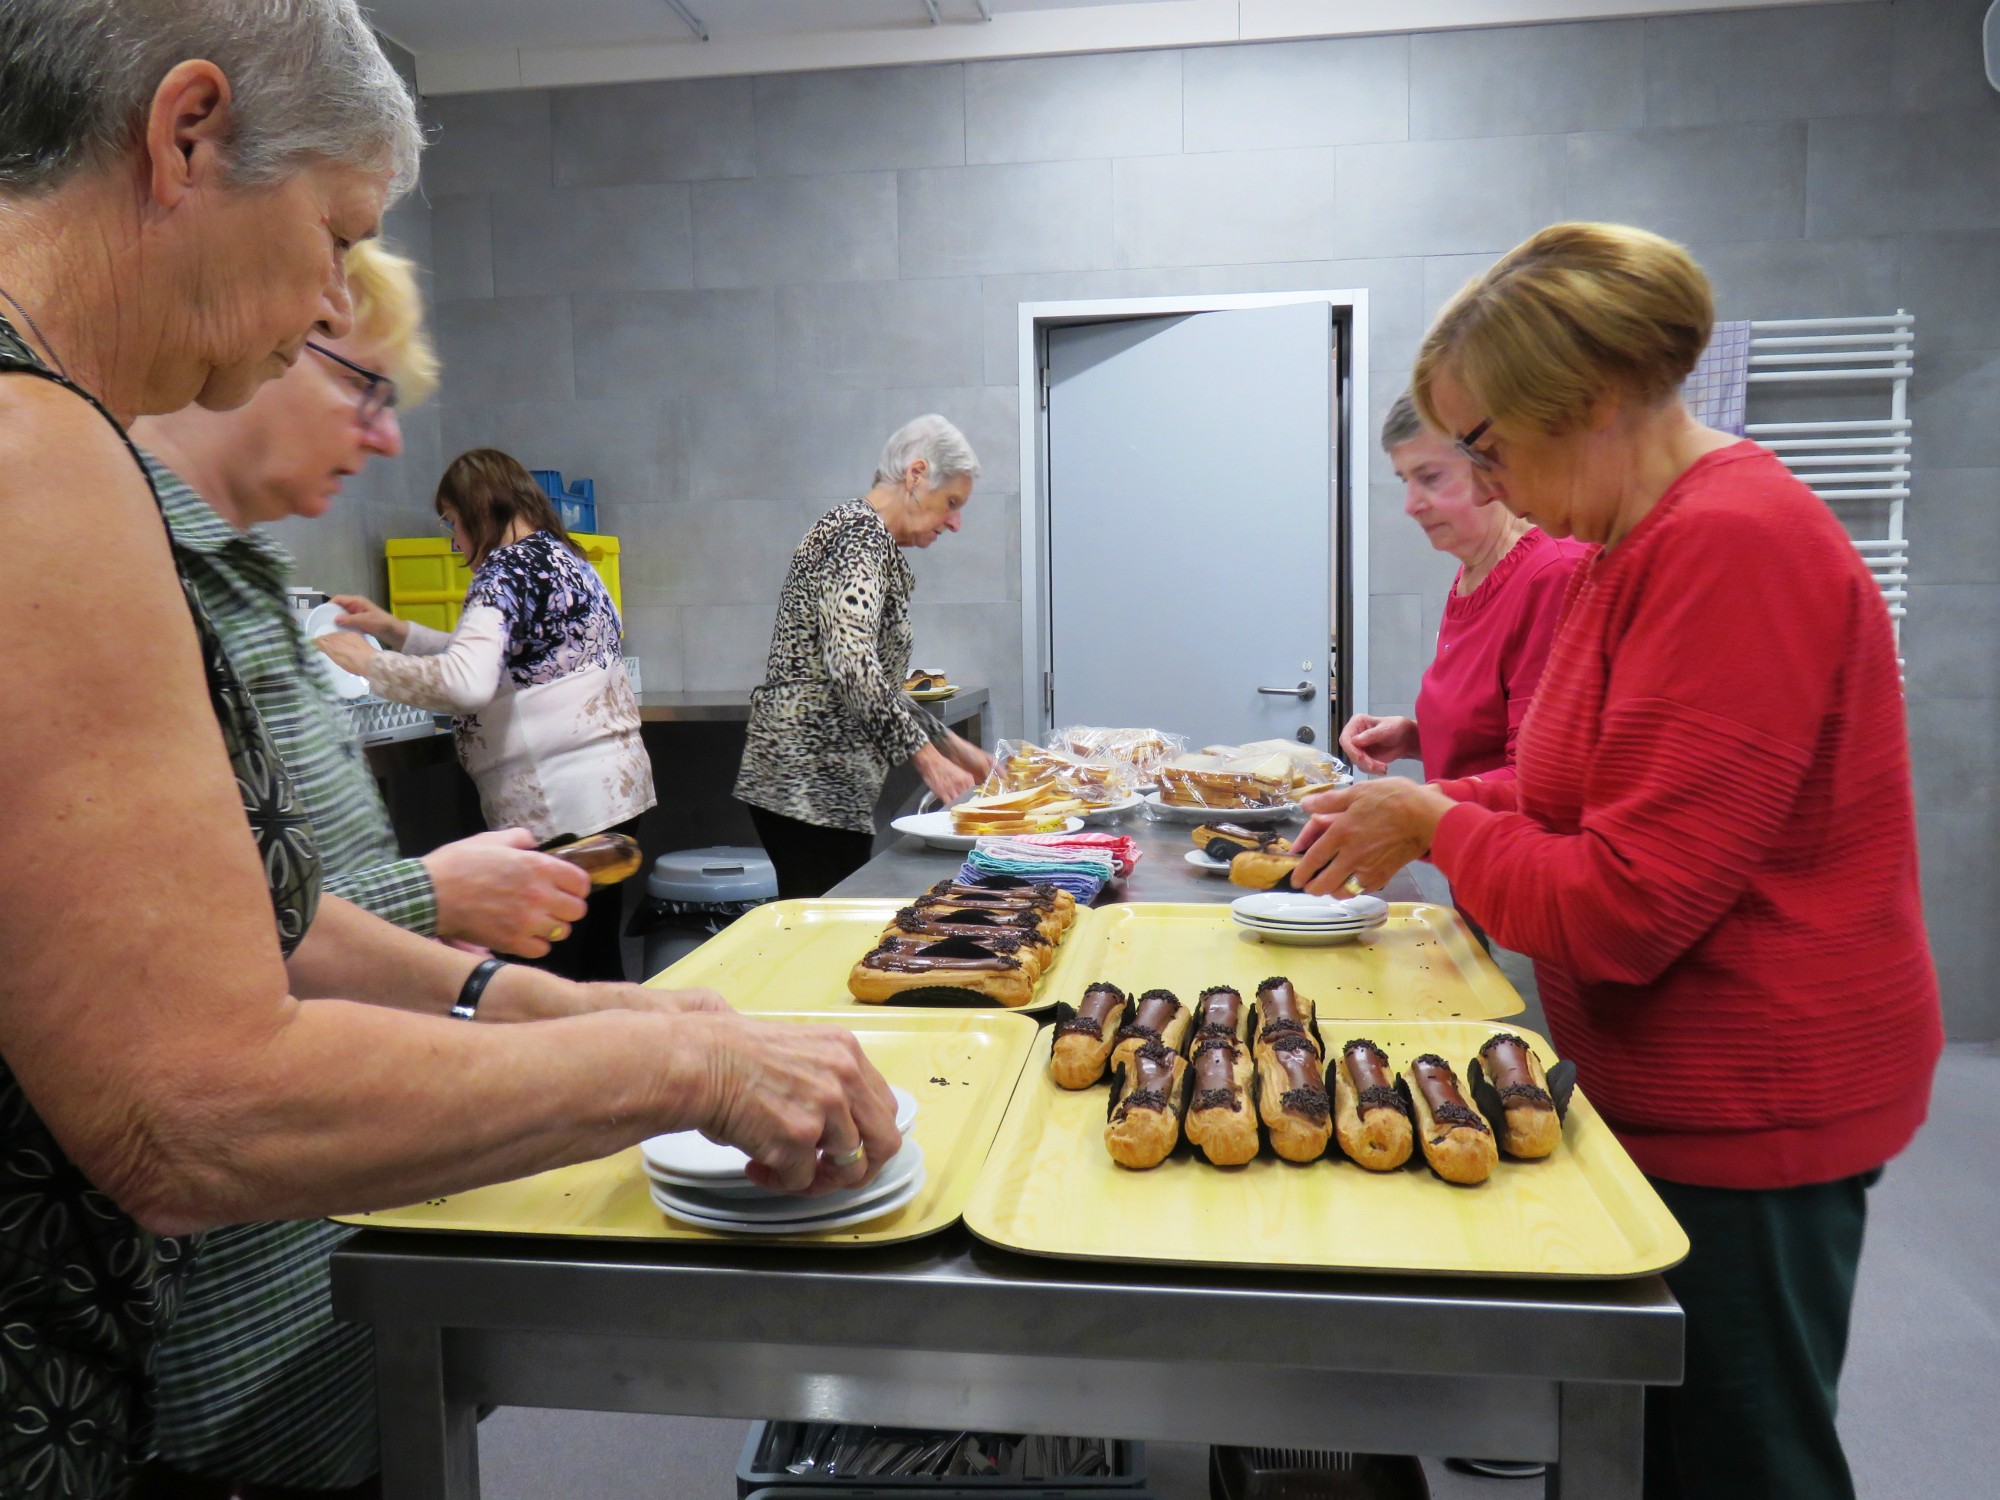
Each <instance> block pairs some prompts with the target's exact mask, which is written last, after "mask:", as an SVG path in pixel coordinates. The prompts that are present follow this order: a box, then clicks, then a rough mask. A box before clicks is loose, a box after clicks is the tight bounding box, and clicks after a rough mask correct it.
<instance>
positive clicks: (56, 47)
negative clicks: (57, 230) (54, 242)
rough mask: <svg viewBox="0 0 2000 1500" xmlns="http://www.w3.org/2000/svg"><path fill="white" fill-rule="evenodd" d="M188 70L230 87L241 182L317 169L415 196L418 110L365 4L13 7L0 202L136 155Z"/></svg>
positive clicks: (47, 3) (0, 141)
mask: <svg viewBox="0 0 2000 1500" xmlns="http://www.w3.org/2000/svg"><path fill="white" fill-rule="evenodd" d="M190 58H206V59H207V60H208V61H210V62H213V63H214V64H215V65H216V66H217V67H219V68H220V69H222V71H223V73H224V74H225V75H226V76H227V77H228V79H229V87H230V96H231V100H232V104H233V107H234V110H235V115H236V134H235V139H234V140H233V141H232V142H231V159H230V175H231V179H232V180H233V181H235V182H237V183H240V184H242V185H243V186H246V187H257V186H268V185H269V184H271V183H274V182H279V181H282V180H283V179H285V178H286V177H289V176H290V175H291V174H292V173H294V172H296V171H297V170H299V168H300V167H301V166H303V165H304V164H305V163H307V162H308V161H310V160H313V159H322V160H328V161H335V162H341V163H344V164H346V165H349V166H355V167H362V168H365V169H366V170H369V171H386V172H387V173H389V176H390V183H391V186H390V197H391V198H392V199H393V198H396V197H400V196H401V195H402V194H403V193H405V192H407V191H409V189H410V188H411V187H412V186H414V185H415V183H416V179H417V157H418V153H419V152H420V151H421V150H422V147H423V135H422V131H421V128H420V127H419V126H418V124H417V110H416V103H415V101H414V100H413V99H411V97H410V91H409V89H408V88H407V87H406V86H405V85H404V83H403V80H402V77H401V76H400V75H399V74H398V73H397V72H396V70H395V68H393V67H392V66H391V65H390V63H389V59H388V58H387V57H385V56H383V54H382V48H381V44H380V43H379V42H377V41H376V39H375V33H374V32H373V31H372V30H370V29H369V26H368V23H367V22H366V21H365V20H363V19H362V16H361V11H360V8H359V6H358V5H357V3H356V0H5V4H4V5H0V191H8V190H12V191H15V192H32V191H35V190H39V189H45V188H53V187H55V186H57V185H58V184H60V183H61V182H62V181H63V180H64V179H65V178H67V177H69V176H70V175H71V174H72V173H75V172H78V171H82V170H87V169H89V168H93V167H101V166H104V165H105V164H107V163H108V162H110V161H111V160H113V159H114V158H116V157H117V156H118V155H119V154H121V153H122V152H125V151H128V150H130V149H131V148H132V146H133V144H134V142H135V141H136V140H137V139H138V136H139V133H140V131H141V130H142V129H143V128H144V122H145V118H146V111H147V110H148V109H149V108H150V107H151V105H152V102H153V94H154V92H155V91H156V90H157V89H158V88H159V86H160V81H161V80H162V79H163V78H165V77H166V76H167V74H168V73H169V72H171V71H172V70H173V69H174V68H175V67H176V66H178V65H179V64H181V63H183V62H186V61H187V60H189V59H190Z"/></svg>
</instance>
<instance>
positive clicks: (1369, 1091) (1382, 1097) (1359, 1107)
mask: <svg viewBox="0 0 2000 1500" xmlns="http://www.w3.org/2000/svg"><path fill="white" fill-rule="evenodd" d="M1371 1109H1387V1110H1393V1111H1394V1112H1395V1113H1397V1114H1399V1115H1402V1116H1403V1117H1404V1118H1405V1119H1407V1118H1408V1117H1409V1113H1410V1106H1409V1104H1408V1103H1407V1102H1405V1100H1404V1098H1403V1096H1402V1095H1401V1094H1399V1093H1397V1092H1396V1090H1394V1089H1392V1088H1378V1087H1370V1088H1365V1089H1363V1090H1361V1093H1360V1095H1359V1097H1358V1098H1356V1100H1355V1101H1354V1112H1355V1113H1356V1114H1357V1115H1366V1114H1367V1113H1368V1111H1369V1110H1371Z"/></svg>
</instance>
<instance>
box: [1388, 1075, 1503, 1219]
mask: <svg viewBox="0 0 2000 1500" xmlns="http://www.w3.org/2000/svg"><path fill="white" fill-rule="evenodd" d="M1410 1108H1411V1113H1412V1115H1413V1119H1412V1122H1411V1123H1412V1126H1413V1127H1414V1129H1415V1131H1416V1136H1417V1143H1418V1144H1419V1145H1420V1146H1422V1147H1423V1152H1424V1160H1425V1161H1427V1162H1429V1163H1430V1166H1431V1170H1432V1171H1433V1172H1435V1173H1437V1174H1438V1176H1440V1177H1442V1178H1443V1179H1444V1180H1445V1181H1446V1182H1456V1183H1459V1184H1461V1185H1462V1186H1466V1187H1470V1186H1472V1185H1473V1184H1475V1183H1481V1182H1484V1181H1485V1180H1486V1179H1487V1178H1488V1177H1490V1176H1492V1175H1493V1168H1494V1165H1495V1164H1496V1163H1497V1162H1498V1161H1499V1160H1500V1152H1499V1148H1498V1147H1497V1146H1495V1145H1494V1143H1493V1132H1492V1130H1491V1129H1490V1128H1488V1126H1487V1124H1486V1122H1485V1121H1484V1120H1483V1119H1481V1118H1480V1117H1479V1111H1477V1110H1476V1109H1474V1108H1473V1107H1472V1106H1471V1105H1469V1104H1467V1103H1466V1102H1465V1095H1464V1094H1462V1093H1461V1092H1460V1091H1459V1087H1458V1075H1457V1074H1456V1073H1454V1072H1453V1071H1452V1068H1451V1064H1450V1063H1448V1062H1446V1061H1445V1060H1444V1059H1443V1058H1442V1057H1439V1056H1438V1055H1437V1054H1436V1053H1435V1052H1426V1053H1425V1054H1424V1055H1423V1056H1422V1057H1416V1058H1412V1059H1411V1060H1410Z"/></svg>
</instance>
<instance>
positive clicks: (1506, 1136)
mask: <svg viewBox="0 0 2000 1500" xmlns="http://www.w3.org/2000/svg"><path fill="white" fill-rule="evenodd" d="M1465 1071H1466V1077H1467V1079H1468V1081H1469V1082H1470V1083H1471V1085H1472V1097H1473V1098H1474V1099H1475V1100H1477V1101H1478V1102H1479V1104H1480V1106H1481V1108H1482V1109H1483V1110H1484V1112H1485V1114H1486V1121H1487V1123H1488V1124H1489V1125H1491V1126H1492V1127H1493V1134H1494V1135H1495V1137H1497V1138H1498V1140H1499V1143H1500V1149H1501V1150H1503V1151H1505V1152H1506V1153H1507V1154H1508V1155H1509V1156H1519V1157H1525V1158H1527V1159H1529V1160H1534V1159H1536V1158H1539V1157H1543V1156H1547V1155H1548V1154H1549V1153H1550V1152H1552V1151H1554V1150H1555V1149H1556V1146H1557V1145H1558V1144H1559V1143H1560V1142H1561V1141H1562V1126H1563V1122H1562V1117H1561V1116H1560V1115H1559V1114H1558V1113H1557V1111H1556V1101H1555V1100H1554V1099H1553V1098H1552V1097H1550V1094H1549V1078H1548V1074H1547V1073H1546V1072H1544V1071H1543V1069H1542V1060H1541V1059H1540V1058H1539V1057H1537V1056H1535V1052H1534V1049H1533V1048H1532V1047H1530V1046H1529V1045H1528V1044H1527V1042H1525V1041H1523V1040H1522V1039H1521V1038H1520V1037H1518V1036H1516V1035H1515V1034H1514V1033H1513V1032H1511V1031H1501V1032H1496V1033H1495V1034H1494V1035H1493V1036H1491V1037H1489V1038H1488V1039H1487V1041H1486V1044H1485V1045H1484V1046H1482V1047H1481V1048H1480V1049H1479V1055H1478V1056H1477V1057H1475V1058H1473V1059H1472V1062H1471V1064H1470V1066H1468V1067H1467V1068H1466V1070H1465Z"/></svg>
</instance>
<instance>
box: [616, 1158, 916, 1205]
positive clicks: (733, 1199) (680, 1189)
mask: <svg viewBox="0 0 2000 1500" xmlns="http://www.w3.org/2000/svg"><path fill="white" fill-rule="evenodd" d="M923 1170H924V1148H923V1147H922V1146H919V1145H918V1144H917V1143H916V1142H915V1141H914V1140H908V1141H905V1142H903V1149H902V1150H900V1151H898V1152H897V1153H896V1154H895V1156H894V1158H892V1159H891V1160H890V1162H889V1165H888V1166H886V1167H884V1168H883V1169H882V1171H881V1173H880V1174H879V1175H878V1176H877V1177H876V1178H875V1180H874V1181H873V1182H871V1183H869V1184H868V1185H867V1186H866V1187H858V1188H836V1189H835V1190H834V1191H833V1192H830V1193H822V1194H821V1195H820V1196H819V1197H817V1198H808V1197H805V1196H804V1195H803V1194H798V1193H764V1194H761V1195H759V1196H758V1197H755V1198H747V1197H744V1196H743V1195H742V1194H739V1193H714V1192H710V1191H708V1190H707V1189H705V1188H695V1187H685V1186H681V1185H679V1184H675V1183H665V1182H660V1181H658V1180H657V1179H654V1180H652V1181H651V1183H650V1186H651V1189H652V1193H653V1199H654V1201H655V1202H657V1203H671V1204H673V1205H674V1206H675V1207H676V1208H684V1209H686V1210H687V1211H688V1212H689V1213H694V1214H702V1215H705V1216H706V1217H708V1218H712V1219H735V1220H740V1221H741V1222H743V1223H746V1224H753V1223H779V1222H784V1223H796V1222H797V1221H799V1220H800V1219H825V1218H831V1217H832V1216H833V1215H834V1214H839V1213H846V1212H847V1211H848V1210H849V1209H854V1208H860V1207H861V1206H862V1205H863V1204H867V1203H873V1202H875V1201H876V1200H877V1199H879V1198H886V1197H888V1196H889V1195H890V1194H891V1193H896V1192H900V1191H901V1190H902V1188H903V1186H904V1184H905V1183H907V1182H909V1180H910V1179H911V1178H912V1177H916V1176H919V1175H921V1174H922V1172H923Z"/></svg>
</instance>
